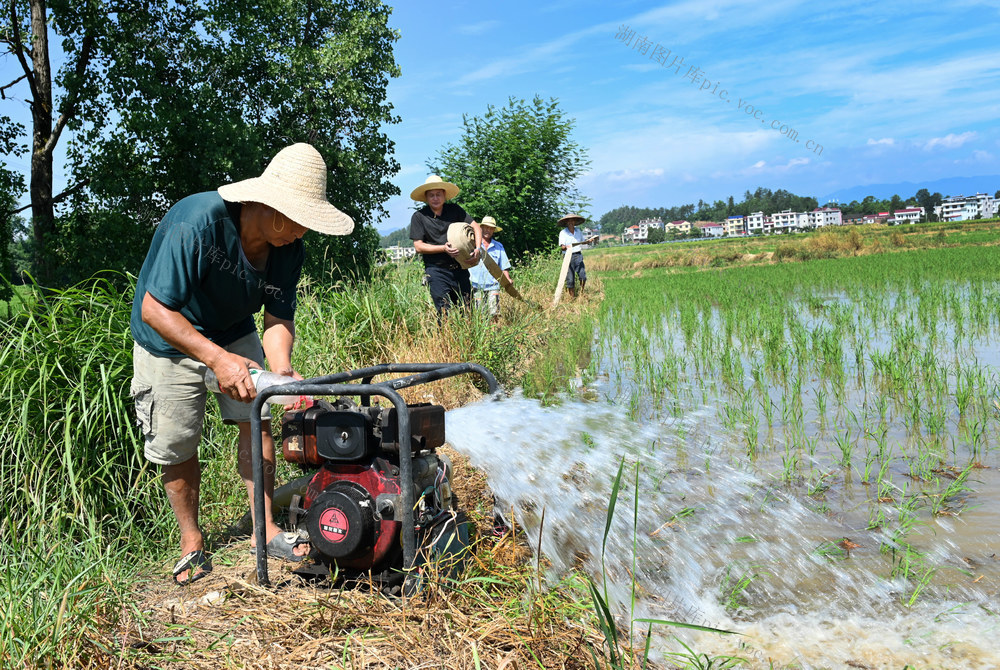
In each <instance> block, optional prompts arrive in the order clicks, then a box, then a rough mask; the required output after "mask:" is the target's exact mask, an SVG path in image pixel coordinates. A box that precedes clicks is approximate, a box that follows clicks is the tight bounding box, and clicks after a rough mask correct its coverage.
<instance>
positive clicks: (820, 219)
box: [808, 207, 844, 228]
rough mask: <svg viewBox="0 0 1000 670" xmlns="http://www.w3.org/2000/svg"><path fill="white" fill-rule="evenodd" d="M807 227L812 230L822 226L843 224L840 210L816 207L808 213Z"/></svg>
mask: <svg viewBox="0 0 1000 670" xmlns="http://www.w3.org/2000/svg"><path fill="white" fill-rule="evenodd" d="M808 221H809V223H808V225H810V226H812V227H813V228H821V227H823V226H839V225H842V224H843V223H844V219H843V217H842V216H841V213H840V210H839V209H836V208H834V207H817V208H816V209H814V210H813V211H811V212H809V219H808Z"/></svg>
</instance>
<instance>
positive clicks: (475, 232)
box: [410, 174, 483, 317]
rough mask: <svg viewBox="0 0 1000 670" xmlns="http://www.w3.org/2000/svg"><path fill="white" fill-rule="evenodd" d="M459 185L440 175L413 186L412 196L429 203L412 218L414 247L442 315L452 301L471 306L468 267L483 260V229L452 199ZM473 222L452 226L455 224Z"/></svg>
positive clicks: (411, 237) (433, 298)
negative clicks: (480, 248) (420, 258)
mask: <svg viewBox="0 0 1000 670" xmlns="http://www.w3.org/2000/svg"><path fill="white" fill-rule="evenodd" d="M456 195H458V186H456V185H455V184H452V183H451V182H448V181H444V180H442V179H441V177H439V176H438V175H436V174H432V175H431V176H429V177H427V179H426V180H425V181H424V183H423V184H421V185H420V186H418V187H416V188H415V189H413V191H412V192H411V193H410V197H411V198H413V199H414V200H417V201H420V202H424V203H427V204H426V205H425V206H424V207H421V208H420V209H419V210H417V211H416V212H414V213H413V216H412V217H411V218H410V239H411V240H413V249H414V250H415V251H416V252H417V253H418V254H420V255H421V257H422V258H423V259H424V274H425V275H426V279H427V287H428V288H429V289H430V292H431V299H432V300H433V301H434V307H435V308H436V309H437V312H438V316H439V317H440V315H441V314H443V313H445V312H447V311H448V308H449V307H450V306H451V305H452V304H462V305H468V304H469V303H470V302H471V300H472V286H471V284H470V283H469V271H468V269H467V268H469V267H471V266H474V265H475V264H476V263H478V262H479V253H480V251H479V247H480V245H482V243H483V232H482V229H481V228H480V227H479V224H478V223H477V222H476V221H475V220H473V218H472V217H471V216H469V215H468V214H466V213H465V210H464V209H462V208H461V207H460V206H459V205H457V204H455V203H453V202H448V200H451V199H452V198H454V197H455V196H456ZM455 223H458V224H469V226H471V227H467V226H464V225H459V226H452V224H455Z"/></svg>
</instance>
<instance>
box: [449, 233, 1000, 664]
mask: <svg viewBox="0 0 1000 670" xmlns="http://www.w3.org/2000/svg"><path fill="white" fill-rule="evenodd" d="M998 257H1000V254H998V253H997V252H996V251H993V250H992V249H989V248H983V249H971V248H964V249H940V250H934V251H924V252H919V253H917V252H914V253H903V254H892V255H886V256H869V257H863V258H853V259H839V260H833V261H818V262H812V263H804V264H794V265H791V264H790V265H777V266H770V267H761V268H738V269H728V270H725V271H717V272H716V271H710V272H698V273H690V274H670V275H668V274H657V273H649V274H647V275H645V276H641V277H635V276H622V277H616V278H615V277H613V278H608V279H605V287H606V296H605V301H604V304H603V307H602V310H603V311H602V314H601V316H600V319H599V321H598V324H597V327H596V328H595V332H594V339H593V346H592V349H591V351H590V357H589V365H588V366H587V367H586V368H585V369H580V370H577V371H576V374H575V378H574V379H572V380H570V383H569V384H568V386H569V387H570V388H572V389H573V391H572V392H571V393H565V394H564V395H563V396H562V399H561V401H560V402H557V403H551V402H546V403H544V404H543V403H541V402H539V401H538V400H536V399H532V398H526V397H524V396H523V395H521V394H515V395H514V397H512V398H510V399H507V400H505V401H503V402H499V403H482V404H479V405H474V406H469V407H466V408H462V409H460V410H455V411H453V412H451V413H449V428H448V431H449V434H448V437H449V441H451V442H452V444H454V445H455V446H456V448H458V449H460V450H463V451H465V452H467V453H469V454H470V455H471V456H472V458H473V462H474V463H475V464H477V465H479V466H481V467H483V468H484V469H485V470H486V471H487V473H488V474H489V476H490V483H491V486H492V487H493V488H494V490H495V491H496V493H497V496H498V498H499V499H500V500H501V501H503V504H505V505H506V506H509V507H512V508H513V509H514V513H515V514H516V516H517V518H518V520H519V522H520V523H521V524H522V525H523V526H524V527H525V528H526V530H527V533H528V535H529V536H530V537H532V538H533V539H532V542H533V543H536V542H537V538H538V537H539V535H540V536H541V551H542V553H543V554H544V555H545V556H546V558H547V559H548V560H549V561H550V562H551V564H552V570H553V573H554V574H558V573H560V572H562V571H565V570H566V569H567V568H569V567H571V566H577V567H583V568H584V569H585V570H586V571H587V572H588V573H590V574H591V575H592V576H593V577H594V580H595V582H596V583H597V585H598V587H599V589H601V590H602V592H603V591H604V590H605V589H606V591H607V594H608V596H609V598H610V600H611V601H612V603H613V609H614V611H615V613H616V615H617V616H618V617H619V621H621V622H623V624H624V626H625V627H626V628H627V629H628V628H631V629H632V630H633V639H634V641H635V644H636V645H638V646H641V645H642V644H643V636H644V634H645V632H646V629H647V624H643V623H635V624H631V625H630V623H629V622H630V621H634V620H635V619H639V618H655V619H666V620H672V621H682V622H688V623H694V624H699V625H702V626H709V627H713V628H722V629H726V630H730V631H737V632H739V633H741V635H738V636H737V635H726V636H724V635H719V634H716V633H707V632H698V631H690V630H682V629H679V628H674V627H670V626H666V625H661V624H657V625H654V626H653V628H652V635H653V640H652V644H651V656H652V657H653V658H656V659H659V660H661V661H665V662H667V663H673V664H677V665H678V666H681V667H683V666H685V665H686V664H687V665H689V666H690V667H701V666H699V665H696V664H695V663H694V662H693V659H692V654H693V653H695V652H696V653H698V654H707V655H708V656H709V657H724V656H730V655H731V656H736V657H739V658H742V659H745V661H746V664H747V665H748V666H749V667H761V668H769V667H775V668H780V667H799V668H844V667H856V668H864V667H869V668H904V667H906V666H910V667H913V668H928V667H929V668H995V667H998V666H1000V556H998V550H1000V547H998V544H1000V515H998V514H997V512H996V510H997V506H998V503H1000V477H998V475H997V466H998V465H1000V463H998V460H1000V404H998V400H1000V388H998V387H1000V375H998V370H1000V367H998V366H1000V280H998V278H997V277H994V276H993V273H992V272H991V271H990V270H991V268H996V267H997V260H998ZM619 470H620V471H621V479H620V487H619V489H618V495H617V505H616V507H615V511H614V515H613V518H612V522H611V526H610V529H609V532H608V533H607V535H605V527H606V523H607V519H608V507H609V502H610V501H611V499H612V496H613V493H612V491H613V481H614V480H615V477H616V475H617V474H618V473H619ZM543 512H544V523H543V522H542V515H543ZM540 525H542V526H543V527H542V528H541V529H540V528H539V526H540ZM682 643H683V644H686V645H688V647H689V648H690V649H691V650H694V651H693V652H691V651H688V650H686V649H685V647H684V646H683V645H682ZM706 660H707V659H705V658H702V659H701V661H702V663H703V664H704V663H705V662H706ZM712 667H718V666H712Z"/></svg>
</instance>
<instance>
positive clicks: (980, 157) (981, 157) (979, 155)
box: [972, 149, 993, 161]
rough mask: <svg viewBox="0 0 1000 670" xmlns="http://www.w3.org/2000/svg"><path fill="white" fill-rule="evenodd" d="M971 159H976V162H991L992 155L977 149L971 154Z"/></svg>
mask: <svg viewBox="0 0 1000 670" xmlns="http://www.w3.org/2000/svg"><path fill="white" fill-rule="evenodd" d="M972 157H973V158H974V159H976V160H977V161H991V160H993V154H991V153H990V152H989V151H981V150H979V149H977V150H976V151H973V152H972Z"/></svg>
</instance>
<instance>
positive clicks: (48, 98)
mask: <svg viewBox="0 0 1000 670" xmlns="http://www.w3.org/2000/svg"><path fill="white" fill-rule="evenodd" d="M31 36H32V51H31V56H32V58H31V60H32V70H33V74H34V80H35V90H36V93H37V95H36V97H35V98H34V99H33V100H32V102H31V122H32V127H33V131H32V136H31V183H30V193H31V219H32V229H33V235H34V240H35V273H36V279H37V280H38V281H39V282H40V283H41V284H42V285H46V284H49V283H51V282H52V280H53V279H54V274H55V268H54V264H53V263H52V258H51V256H50V254H49V253H48V244H49V242H50V240H51V238H52V237H53V236H54V234H55V209H54V207H53V204H52V154H53V151H52V150H51V147H49V140H50V139H51V137H52V69H51V63H50V62H49V29H48V24H47V21H46V10H45V0H31Z"/></svg>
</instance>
